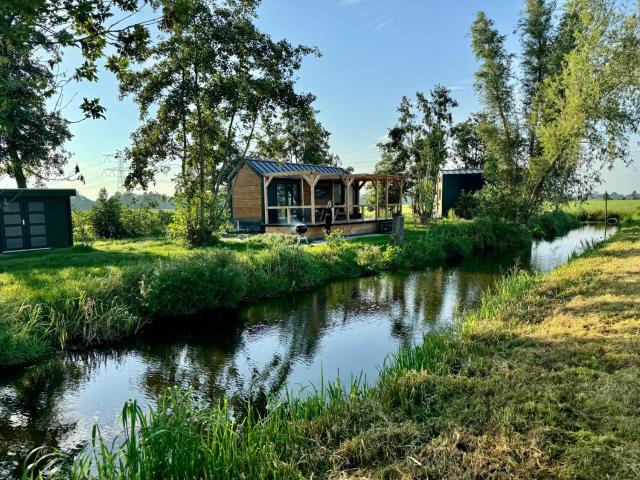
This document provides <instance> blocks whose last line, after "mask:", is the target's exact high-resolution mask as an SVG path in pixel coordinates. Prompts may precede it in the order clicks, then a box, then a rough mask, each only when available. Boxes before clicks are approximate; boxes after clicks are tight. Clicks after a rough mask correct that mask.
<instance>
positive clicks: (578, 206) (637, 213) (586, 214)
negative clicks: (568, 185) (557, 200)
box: [565, 200, 640, 221]
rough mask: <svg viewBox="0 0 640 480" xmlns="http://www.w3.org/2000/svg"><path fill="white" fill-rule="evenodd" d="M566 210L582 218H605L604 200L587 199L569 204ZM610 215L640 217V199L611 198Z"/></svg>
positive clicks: (590, 219) (609, 203) (593, 219)
mask: <svg viewBox="0 0 640 480" xmlns="http://www.w3.org/2000/svg"><path fill="white" fill-rule="evenodd" d="M565 210H566V211H567V212H569V213H573V214H575V215H577V217H578V218H579V219H580V220H589V221H598V220H601V221H603V220H604V200H587V201H586V202H581V203H578V202H575V203H571V204H569V205H567V206H566V207H565ZM607 212H608V216H609V217H615V218H619V219H620V218H622V219H624V218H640V200H609V202H608V210H607Z"/></svg>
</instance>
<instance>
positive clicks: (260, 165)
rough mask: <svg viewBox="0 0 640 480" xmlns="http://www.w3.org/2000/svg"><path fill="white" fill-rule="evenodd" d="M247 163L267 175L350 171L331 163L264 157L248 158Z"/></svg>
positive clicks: (342, 173) (345, 172) (344, 172)
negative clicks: (286, 160) (280, 160)
mask: <svg viewBox="0 0 640 480" xmlns="http://www.w3.org/2000/svg"><path fill="white" fill-rule="evenodd" d="M246 164H247V165H249V167H251V168H252V169H253V170H254V171H255V172H256V173H258V174H260V175H266V174H269V173H286V172H308V171H309V170H312V171H317V172H318V173H324V174H328V175H346V174H348V173H349V172H348V171H346V170H345V169H344V168H341V167H331V166H329V165H312V164H309V163H285V162H276V161H274V160H264V159H255V158H253V159H248V160H246Z"/></svg>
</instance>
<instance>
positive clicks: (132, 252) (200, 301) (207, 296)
mask: <svg viewBox="0 0 640 480" xmlns="http://www.w3.org/2000/svg"><path fill="white" fill-rule="evenodd" d="M529 241H530V235H529V233H528V232H527V231H526V230H525V229H524V228H522V227H519V226H517V225H512V224H506V223H503V222H499V221H490V220H487V219H478V220H476V221H472V222H469V221H449V220H443V221H440V222H438V223H435V224H433V225H431V226H429V227H428V228H425V227H419V226H416V225H412V224H410V225H408V228H407V231H406V235H405V244H404V245H403V246H402V247H401V248H399V247H392V246H391V245H390V244H389V236H388V235H385V236H375V237H368V238H363V239H356V240H353V241H345V240H344V239H343V238H342V237H340V236H339V235H334V236H332V237H330V238H329V239H328V241H327V242H326V243H324V244H322V245H311V246H309V247H297V246H295V245H292V244H291V237H285V236H277V235H276V236H271V235H266V236H258V237H252V238H250V239H248V240H244V241H238V240H223V241H221V242H220V243H219V244H218V245H215V246H211V247H206V248H198V249H193V248H189V247H188V246H186V245H184V244H182V243H180V242H174V241H169V240H147V241H111V242H95V243H92V244H91V245H90V246H86V245H79V246H76V247H73V248H71V249H67V250H59V251H47V252H34V253H30V254H24V255H15V256H7V257H3V258H2V259H1V260H0V340H3V343H2V344H1V345H2V347H3V348H1V349H0V367H6V366H15V365H21V364H25V363H28V362H30V361H35V360H37V359H38V358H41V357H42V356H43V355H45V354H47V353H50V352H53V351H55V350H59V349H62V348H70V347H74V348H75V347H90V346H94V345H99V344H105V343H110V342H115V341H119V340H122V339H124V338H127V337H129V336H132V335H135V334H137V333H139V332H140V331H141V329H143V328H144V326H145V324H146V323H148V322H149V321H152V320H154V319H156V318H158V317H160V316H170V317H171V316H181V315H190V314H195V313H198V312H199V311H205V310H208V309H218V308H227V307H234V306H236V305H237V304H238V303H240V302H243V301H247V300H255V299H259V298H264V297H267V296H275V295H280V294H283V293H287V292H292V291H296V290H303V289H308V288H313V287H314V286H317V285H320V284H323V283H326V282H328V281H331V280H334V279H338V278H347V277H355V276H358V275H366V274H371V273H375V272H379V271H382V270H397V269H418V268H424V267H425V266H427V265H429V264H432V263H436V262H442V261H446V260H452V259H456V258H466V257H470V256H472V255H478V254H482V253H483V252H485V251H492V252H501V251H507V250H512V249H514V248H522V247H524V246H525V245H528V242H529Z"/></svg>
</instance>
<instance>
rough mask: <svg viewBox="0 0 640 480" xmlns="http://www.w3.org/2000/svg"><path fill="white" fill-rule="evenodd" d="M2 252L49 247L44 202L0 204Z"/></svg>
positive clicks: (15, 201)
mask: <svg viewBox="0 0 640 480" xmlns="http://www.w3.org/2000/svg"><path fill="white" fill-rule="evenodd" d="M0 236H1V237H2V238H1V240H2V250H4V251H12V250H26V249H30V248H44V247H47V245H48V244H47V229H46V225H45V212H44V202H41V201H37V200H36V201H34V200H23V199H20V200H17V199H16V200H12V201H7V203H4V202H2V203H0Z"/></svg>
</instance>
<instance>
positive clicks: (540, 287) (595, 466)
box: [45, 224, 640, 479]
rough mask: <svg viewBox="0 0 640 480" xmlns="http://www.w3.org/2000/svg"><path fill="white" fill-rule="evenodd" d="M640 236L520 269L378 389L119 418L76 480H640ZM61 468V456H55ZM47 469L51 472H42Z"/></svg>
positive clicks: (184, 403) (166, 406)
mask: <svg viewBox="0 0 640 480" xmlns="http://www.w3.org/2000/svg"><path fill="white" fill-rule="evenodd" d="M639 300H640V227H639V226H633V225H628V224H627V225H626V226H625V227H623V228H622V229H621V230H620V231H619V232H618V233H617V234H616V235H615V236H614V238H613V239H611V240H609V241H607V242H606V243H605V244H603V245H602V246H598V247H594V248H591V249H589V250H588V251H587V252H586V253H585V254H583V256H581V257H580V258H577V259H573V260H572V261H571V262H570V263H568V264H566V265H564V266H562V267H560V268H558V269H557V270H555V271H554V272H551V273H550V274H547V275H544V276H541V275H532V274H529V273H526V272H514V273H512V274H511V275H510V276H509V277H507V278H506V279H505V280H504V281H503V282H502V283H500V284H499V285H498V287H497V288H496V289H495V290H494V291H493V292H492V293H490V294H489V293H488V294H485V296H484V299H483V302H482V305H481V307H480V308H479V309H478V310H476V311H474V312H471V313H468V314H467V315H465V316H464V317H463V318H461V319H460V321H459V322H458V323H457V327H456V328H455V329H453V330H452V331H448V332H447V331H445V332H442V333H440V334H437V335H430V336H427V337H426V338H425V341H424V343H423V344H422V345H420V346H418V347H415V348H413V349H405V350H402V351H400V352H399V353H398V354H397V355H396V356H395V357H394V358H392V359H390V361H389V362H388V364H387V365H386V367H385V368H384V369H383V371H382V374H381V376H380V380H379V383H378V385H377V386H375V387H373V388H364V386H363V385H361V384H359V383H357V382H355V383H354V384H353V385H351V386H350V388H345V386H343V385H340V384H334V385H333V386H328V385H325V384H323V386H322V387H321V388H320V389H319V390H318V391H317V392H316V394H315V395H311V396H307V397H306V399H304V398H303V399H296V397H292V396H287V395H285V396H284V397H278V398H274V399H273V400H272V402H271V404H270V408H269V409H268V410H267V411H266V412H261V411H260V410H252V409H251V407H248V408H247V412H249V413H248V415H245V416H242V417H240V418H236V419H234V418H233V417H232V416H230V415H229V411H228V410H227V409H226V406H225V405H224V404H223V405H222V406H218V405H213V406H212V405H206V404H200V403H197V402H194V401H193V400H192V399H191V398H190V397H189V395H188V394H185V393H183V392H179V391H169V392H167V393H166V396H164V397H163V398H162V399H161V401H160V402H159V406H158V407H156V408H154V409H152V410H151V411H150V412H148V413H147V414H146V415H145V414H143V412H141V411H140V410H139V409H137V407H136V406H135V405H132V404H129V405H127V406H126V407H125V410H124V412H123V413H124V415H123V422H124V425H123V434H122V436H121V437H120V440H119V441H120V442H122V443H118V441H116V443H115V444H114V445H110V444H106V443H104V442H102V441H101V440H100V439H99V437H96V438H97V439H96V442H95V447H96V449H97V450H96V451H97V452H98V454H97V455H95V456H92V455H91V454H85V455H81V456H80V457H79V458H77V459H76V461H75V463H74V464H73V467H72V468H71V470H64V469H63V470H62V472H63V474H65V475H67V476H69V477H71V478H101V479H121V478H122V479H124V478H145V479H146V478H149V479H151V478H160V477H162V478H219V477H228V478H285V479H286V478H296V479H297V478H345V479H346V478H353V479H355V478H393V479H395V478H398V479H404V478H451V479H453V478H456V479H458V478H463V479H464V478H468V479H472V478H474V479H475V478H505V479H506V478H621V479H622V478H637V476H638V472H640V437H639V436H638V432H639V431H640V337H639V336H638V333H640V314H639V313H640V312H639V310H638V305H639ZM50 458H53V457H50ZM45 462H46V460H45Z"/></svg>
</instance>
